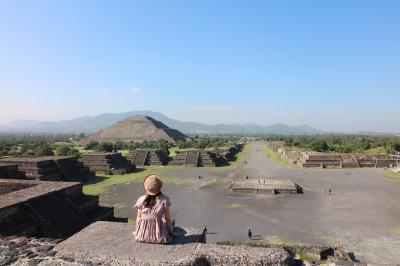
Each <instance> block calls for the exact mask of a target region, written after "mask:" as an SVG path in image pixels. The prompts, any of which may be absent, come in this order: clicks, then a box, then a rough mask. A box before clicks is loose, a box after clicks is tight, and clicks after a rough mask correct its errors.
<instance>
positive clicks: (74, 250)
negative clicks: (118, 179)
mask: <svg viewBox="0 0 400 266" xmlns="http://www.w3.org/2000/svg"><path fill="white" fill-rule="evenodd" d="M133 231H134V225H131V224H121V223H109V222H97V223H94V224H92V225H90V226H89V227H87V228H85V229H84V230H82V231H81V232H79V233H78V234H76V235H74V236H72V237H71V238H69V239H67V240H66V241H64V242H61V243H60V244H58V245H56V247H55V251H56V252H57V256H58V257H63V258H70V259H72V260H73V261H83V260H88V259H90V260H91V261H92V262H95V263H102V264H111V265H146V266H149V265H154V266H155V265H180V266H184V265H187V266H189V265H277V264H278V265H287V264H288V263H289V262H291V261H292V259H293V255H292V254H291V253H290V252H288V251H286V250H284V249H283V248H257V247H245V246H222V245H211V244H203V242H204V240H205V239H204V234H203V233H202V232H199V231H197V230H188V229H182V228H179V227H178V228H176V231H175V235H176V237H175V238H174V241H173V243H171V244H168V245H154V244H144V243H138V242H136V241H135V240H134V239H133V236H132V232H133Z"/></svg>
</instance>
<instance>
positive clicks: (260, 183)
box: [232, 178, 303, 195]
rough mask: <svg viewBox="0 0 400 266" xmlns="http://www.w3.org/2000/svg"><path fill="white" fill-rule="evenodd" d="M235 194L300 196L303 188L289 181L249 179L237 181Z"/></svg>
mask: <svg viewBox="0 0 400 266" xmlns="http://www.w3.org/2000/svg"><path fill="white" fill-rule="evenodd" d="M232 190H233V191H234V192H248V193H258V194H265V195H275V194H281V193H288V194H298V193H302V192H303V190H302V188H301V187H300V186H299V185H297V184H296V183H294V182H293V181H291V180H287V179H269V178H268V179H247V180H243V181H235V182H234V183H233V185H232Z"/></svg>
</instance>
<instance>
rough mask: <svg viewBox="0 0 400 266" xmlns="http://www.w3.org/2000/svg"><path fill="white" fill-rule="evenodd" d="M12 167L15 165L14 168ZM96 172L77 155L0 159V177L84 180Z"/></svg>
mask: <svg viewBox="0 0 400 266" xmlns="http://www.w3.org/2000/svg"><path fill="white" fill-rule="evenodd" d="M12 167H15V168H14V169H13V168H12ZM93 175H94V173H92V172H90V171H89V169H88V168H87V167H84V166H83V164H82V163H80V162H79V161H78V160H77V159H76V158H75V157H71V156H42V157H10V158H3V159H0V178H18V179H19V178H21V179H36V180H43V181H75V182H81V181H82V182H84V181H87V180H88V179H89V178H90V177H92V176H93Z"/></svg>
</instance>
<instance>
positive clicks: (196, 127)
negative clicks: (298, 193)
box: [0, 111, 323, 135]
mask: <svg viewBox="0 0 400 266" xmlns="http://www.w3.org/2000/svg"><path fill="white" fill-rule="evenodd" d="M134 115H146V116H150V117H153V118H154V119H156V120H159V121H161V122H163V123H164V124H166V125H167V126H169V127H171V128H174V129H178V130H180V131H182V132H184V133H188V134H249V135H257V134H265V135H273V134H283V135H300V134H309V135H311V134H322V133H323V132H322V131H320V130H318V129H315V128H313V127H310V126H308V125H299V126H288V125H285V124H280V123H276V124H272V125H269V126H262V125H258V124H253V123H248V124H218V125H207V124H202V123H196V122H181V121H178V120H175V119H172V118H169V117H167V116H165V115H163V114H161V113H159V112H153V111H132V112H126V113H107V114H100V115H96V116H82V117H78V118H75V119H69V120H61V121H53V122H52V121H37V120H20V119H19V120H14V121H12V122H9V123H5V124H0V132H12V133H85V134H90V133H94V132H97V131H98V130H101V129H103V128H106V127H108V126H111V125H112V124H114V123H115V122H117V121H120V120H123V119H125V118H127V117H129V116H134Z"/></svg>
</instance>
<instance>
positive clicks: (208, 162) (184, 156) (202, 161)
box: [170, 150, 216, 167]
mask: <svg viewBox="0 0 400 266" xmlns="http://www.w3.org/2000/svg"><path fill="white" fill-rule="evenodd" d="M215 162H216V155H215V153H212V152H208V151H205V150H189V151H182V152H179V153H177V154H176V155H175V157H174V158H173V159H172V161H171V162H170V164H171V165H183V166H189V167H201V166H205V167H212V166H215Z"/></svg>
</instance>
